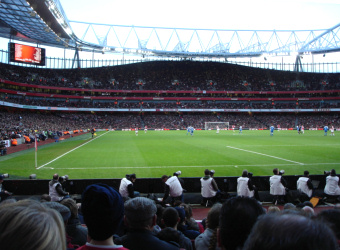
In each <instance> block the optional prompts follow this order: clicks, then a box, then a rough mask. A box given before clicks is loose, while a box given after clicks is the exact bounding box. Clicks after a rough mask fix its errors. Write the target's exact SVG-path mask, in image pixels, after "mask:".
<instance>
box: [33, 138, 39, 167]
mask: <svg viewBox="0 0 340 250" xmlns="http://www.w3.org/2000/svg"><path fill="white" fill-rule="evenodd" d="M34 147H35V168H37V167H38V154H37V151H38V142H37V135H35V140H34Z"/></svg>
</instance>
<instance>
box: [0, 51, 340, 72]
mask: <svg viewBox="0 0 340 250" xmlns="http://www.w3.org/2000/svg"><path fill="white" fill-rule="evenodd" d="M84 53H91V52H84ZM8 57H9V53H8V51H5V50H0V62H1V63H8ZM183 60H188V59H187V58H180V57H171V58H164V57H161V58H158V57H148V58H137V57H135V58H133V59H127V58H126V57H125V58H124V55H122V56H121V58H117V56H116V58H114V59H113V58H109V59H80V60H79V64H80V67H81V68H96V67H107V66H117V65H125V64H132V63H140V62H150V61H183ZM190 60H192V61H202V62H220V63H231V64H237V65H242V66H247V67H255V68H265V69H275V70H282V71H294V70H295V63H293V62H292V63H287V62H283V61H282V62H269V61H265V62H257V61H252V59H251V58H249V61H239V59H235V58H230V59H228V61H227V60H226V59H224V58H223V59H221V58H209V59H208V58H190ZM11 64H13V65H17V66H22V67H32V65H29V64H24V63H11ZM301 65H302V68H303V70H304V72H314V73H338V72H340V62H314V63H302V64H301ZM45 67H46V68H52V69H54V68H55V69H70V68H74V67H77V63H76V62H75V59H74V58H66V57H64V58H60V57H58V58H57V57H46V66H45Z"/></svg>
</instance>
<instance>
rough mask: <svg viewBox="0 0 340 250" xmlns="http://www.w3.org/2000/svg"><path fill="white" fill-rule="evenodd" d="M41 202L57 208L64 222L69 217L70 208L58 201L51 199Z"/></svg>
mask: <svg viewBox="0 0 340 250" xmlns="http://www.w3.org/2000/svg"><path fill="white" fill-rule="evenodd" d="M43 204H44V205H45V206H46V207H49V208H52V209H55V210H57V211H58V212H59V213H60V215H61V217H63V221H64V222H65V221H67V220H68V219H69V218H70V217H71V211H70V209H69V208H68V207H66V206H64V205H62V204H60V203H58V202H55V201H51V202H44V203H43Z"/></svg>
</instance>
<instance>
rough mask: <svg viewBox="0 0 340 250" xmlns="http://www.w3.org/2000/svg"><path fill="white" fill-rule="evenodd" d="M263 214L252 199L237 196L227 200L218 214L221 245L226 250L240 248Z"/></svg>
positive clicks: (256, 202) (261, 209)
mask: <svg viewBox="0 0 340 250" xmlns="http://www.w3.org/2000/svg"><path fill="white" fill-rule="evenodd" d="M264 213H265V211H264V209H263V208H262V206H261V204H260V203H259V202H258V201H257V200H255V199H253V198H249V197H241V196H238V197H234V198H231V199H229V200H227V201H226V202H225V203H223V205H222V208H221V213H220V225H219V230H220V241H221V244H222V245H223V246H224V247H226V248H227V249H237V248H242V246H243V244H244V242H245V241H246V239H247V237H248V235H249V233H250V231H251V229H252V227H253V225H254V224H255V222H256V220H257V218H258V216H260V215H262V214H264ZM208 223H209V222H208Z"/></svg>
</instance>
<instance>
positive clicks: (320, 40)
mask: <svg viewBox="0 0 340 250" xmlns="http://www.w3.org/2000/svg"><path fill="white" fill-rule="evenodd" d="M74 27H77V29H78V30H81V31H82V32H81V33H79V32H78V33H77V35H76V34H75V32H74V31H73V29H72V28H74ZM0 36H1V37H5V38H8V39H18V40H23V41H27V42H31V43H36V44H44V45H52V46H55V47H69V48H77V49H81V50H85V51H86V50H88V51H96V52H110V53H131V54H142V55H149V56H153V55H154V56H166V57H169V56H179V57H243V56H250V57H252V56H260V55H263V54H275V55H288V54H291V53H292V54H294V53H296V54H304V53H327V52H334V51H340V23H339V24H337V25H335V26H333V27H330V28H328V29H317V30H299V31H296V30H232V29H229V30H227V29H198V28H171V27H163V28H162V27H146V26H133V25H109V24H97V23H88V22H80V21H70V20H69V19H68V18H67V16H66V14H65V12H64V10H63V8H62V6H61V4H60V2H59V0H27V1H26V0H1V1H0Z"/></svg>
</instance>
